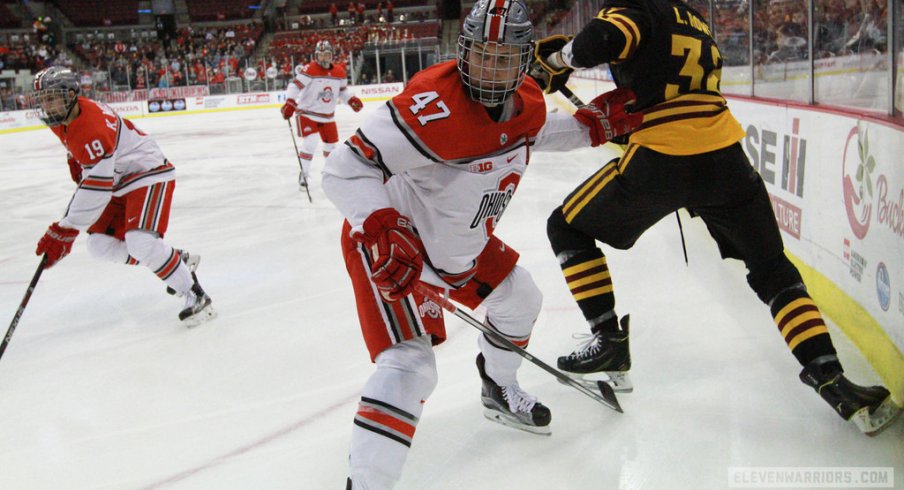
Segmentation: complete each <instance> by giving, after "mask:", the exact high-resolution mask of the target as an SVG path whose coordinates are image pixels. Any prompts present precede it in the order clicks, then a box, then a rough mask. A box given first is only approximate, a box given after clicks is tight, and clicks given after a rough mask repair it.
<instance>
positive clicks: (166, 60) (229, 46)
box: [71, 23, 263, 89]
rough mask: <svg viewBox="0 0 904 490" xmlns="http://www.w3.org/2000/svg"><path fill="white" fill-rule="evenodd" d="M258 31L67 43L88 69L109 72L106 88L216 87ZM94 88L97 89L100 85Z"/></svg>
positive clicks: (248, 27)
mask: <svg viewBox="0 0 904 490" xmlns="http://www.w3.org/2000/svg"><path fill="white" fill-rule="evenodd" d="M262 32H263V29H262V27H261V26H260V25H259V24H254V23H251V24H239V25H231V26H225V27H197V28H195V27H193V26H191V25H188V26H186V27H183V28H181V29H179V31H178V32H177V35H176V36H175V37H174V38H172V39H157V38H156V37H150V38H142V37H140V36H135V35H134V33H133V36H131V37H130V38H129V39H102V37H103V36H102V35H98V36H93V39H88V38H87V36H86V37H85V39H84V40H82V41H80V42H76V43H75V44H73V45H72V46H71V47H72V50H73V51H74V52H75V53H77V54H78V55H79V56H81V57H82V58H83V59H84V61H85V62H86V64H87V65H88V66H89V67H90V68H91V70H93V71H95V72H97V73H101V74H102V73H104V72H106V73H109V80H108V81H109V83H110V85H112V87H110V88H117V89H119V88H131V89H144V88H151V87H161V88H165V87H176V86H184V85H195V84H206V83H208V82H210V83H222V80H224V79H225V78H226V77H229V76H234V75H236V74H238V73H239V69H240V67H244V66H245V62H246V59H247V58H248V57H249V56H250V55H251V54H252V53H253V51H254V49H255V47H256V45H257V42H258V41H259V40H260V37H261V34H262ZM100 85H103V83H101V84H100Z"/></svg>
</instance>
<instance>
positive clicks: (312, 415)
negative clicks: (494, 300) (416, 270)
mask: <svg viewBox="0 0 904 490" xmlns="http://www.w3.org/2000/svg"><path fill="white" fill-rule="evenodd" d="M377 105H378V103H370V104H368V105H367V107H365V110H364V111H363V112H362V113H361V114H353V113H352V112H351V111H350V110H349V109H348V107H346V106H340V107H339V108H338V122H339V130H340V140H341V141H344V139H345V138H346V137H347V136H349V135H350V134H351V133H352V132H353V131H354V129H355V128H356V127H357V126H358V125H359V124H360V121H361V120H362V118H363V117H366V115H367V114H368V113H369V112H370V111H372V110H373V109H374V108H375V107H376V106H377ZM136 123H137V125H138V126H139V127H140V128H142V129H143V130H145V131H147V132H150V133H151V134H153V135H154V137H155V138H156V139H157V141H158V143H159V144H160V146H161V148H162V149H163V151H164V153H165V154H166V155H167V157H168V158H169V159H170V160H171V161H172V162H174V164H175V165H176V167H177V175H178V178H177V187H176V194H175V199H174V203H173V211H172V216H171V222H170V223H171V224H170V229H169V231H168V233H167V236H166V240H167V242H168V243H170V244H171V245H173V246H176V247H180V248H185V249H187V250H189V251H190V252H191V253H193V254H200V255H201V256H202V260H201V265H200V268H199V269H198V275H199V278H200V280H201V283H202V285H203V286H204V288H205V289H206V290H207V292H208V293H209V294H210V295H211V297H212V298H213V301H214V306H215V307H216V309H217V310H218V311H219V318H218V319H216V320H214V321H213V322H210V323H207V324H204V325H202V326H200V327H198V328H196V329H193V330H187V329H186V328H185V327H183V326H182V325H181V324H180V322H179V321H178V319H177V314H178V312H179V310H180V309H181V307H182V301H181V300H180V299H175V298H173V297H170V296H167V295H166V294H165V292H164V285H163V284H162V283H161V282H160V281H159V280H158V279H157V278H156V277H154V276H153V275H152V274H151V273H150V272H149V271H148V270H146V269H144V268H143V267H126V266H121V265H114V264H108V263H104V262H99V261H96V260H93V259H92V258H91V257H90V256H89V254H88V252H87V250H86V248H85V239H84V236H82V237H80V238H79V240H78V241H77V242H76V245H75V248H74V250H73V253H72V254H71V255H70V256H69V257H67V258H66V259H65V260H64V261H63V262H61V263H60V264H58V265H56V266H55V267H54V268H52V269H50V270H48V271H46V272H45V273H44V276H43V277H42V278H41V281H40V283H39V285H38V287H37V290H36V291H35V293H34V296H33V297H32V300H31V303H30V304H29V306H28V308H27V310H26V311H25V314H24V316H23V318H22V321H21V322H20V324H19V329H18V330H17V332H16V335H15V337H13V340H12V343H11V344H10V347H9V349H8V350H7V352H6V354H5V355H4V357H3V358H2V360H0V489H4V490H20V489H26V490H31V489H218V490H222V489H316V490H319V489H339V488H344V485H345V478H346V475H347V466H346V460H347V448H348V443H349V438H350V433H351V428H352V418H353V416H354V413H355V410H356V404H357V399H358V397H359V390H360V389H361V387H362V386H363V384H364V381H365V380H366V378H367V376H368V375H369V374H370V372H371V370H372V366H371V364H370V362H369V358H368V355H367V352H366V350H365V348H364V343H363V341H362V339H361V335H360V331H359V327H358V323H357V317H356V314H355V307H354V301H353V296H352V291H351V284H350V282H349V280H348V277H347V275H346V272H345V267H344V264H343V262H342V259H341V255H340V250H339V230H340V225H341V217H340V215H339V213H338V212H337V211H336V210H335V209H334V208H333V207H332V205H331V204H330V202H329V201H328V200H327V199H326V198H325V196H324V194H323V192H322V191H321V189H320V176H319V171H320V169H321V168H322V166H323V158H322V157H321V156H318V157H317V158H316V159H315V161H314V174H315V176H314V178H313V182H312V191H311V192H312V195H313V199H314V202H313V204H310V203H308V201H307V198H306V196H305V195H304V193H303V192H299V188H298V185H297V183H296V180H297V175H298V163H297V160H296V158H295V156H294V150H293V148H292V141H291V139H290V137H289V134H288V129H287V127H286V123H285V122H284V121H283V120H282V119H281V117H280V116H279V113H278V111H277V110H276V109H257V110H246V111H237V112H220V113H208V114H198V115H181V116H172V117H162V118H149V119H138V120H136ZM0 148H2V151H0V155H2V162H0V208H2V209H3V211H4V212H3V213H2V215H0V271H2V273H0V320H2V323H0V325H2V328H3V332H5V329H6V327H7V325H8V322H9V320H10V319H11V318H12V316H13V314H14V312H15V309H16V307H17V305H18V304H19V301H20V300H21V298H22V295H23V293H24V291H25V288H26V286H27V284H28V281H29V280H30V278H31V277H32V274H33V273H34V270H35V267H36V266H37V264H38V257H36V256H35V255H34V248H35V244H36V242H37V240H38V238H40V236H41V235H42V233H43V232H44V230H45V229H46V227H47V226H48V225H49V224H50V223H51V222H53V221H56V220H58V219H59V218H60V217H61V216H62V213H63V211H64V210H65V207H66V205H67V203H68V200H69V197H70V196H71V193H72V191H73V190H74V186H73V183H72V182H71V181H70V179H69V174H68V171H67V168H66V163H65V162H66V158H65V152H64V150H63V147H62V145H61V144H60V143H59V142H58V140H57V139H56V138H55V137H54V136H53V134H52V133H51V132H50V131H49V130H46V129H45V130H40V131H30V132H23V133H15V134H8V135H2V136H0ZM611 155H612V154H611V153H610V152H609V150H600V149H597V150H592V149H587V150H579V151H573V152H570V153H567V154H557V153H535V154H534V155H533V158H532V159H531V165H530V167H529V170H528V172H527V175H526V176H525V178H524V180H523V181H522V183H521V186H520V188H519V191H518V193H517V194H516V197H515V199H514V200H513V201H512V203H511V205H510V206H509V208H508V210H507V211H506V213H505V216H504V219H503V220H502V222H501V225H500V227H499V228H497V231H498V234H499V235H500V236H501V237H502V238H503V240H505V241H506V242H507V243H508V244H509V245H511V246H512V247H514V248H516V249H517V250H519V251H520V252H521V254H522V255H521V261H520V263H521V264H522V265H523V266H525V267H526V268H527V269H528V270H530V271H531V273H532V274H533V276H534V278H535V279H536V281H537V283H538V284H539V285H540V288H541V289H542V291H543V293H544V295H545V299H544V305H543V311H542V313H541V315H540V318H539V320H538V321H537V324H536V328H535V330H534V335H533V338H532V341H531V344H530V348H529V349H530V351H531V352H533V353H534V354H535V355H537V356H538V357H540V358H541V359H543V360H545V361H546V362H548V363H550V364H554V363H555V359H556V357H557V356H558V355H561V354H565V353H568V352H570V351H571V350H572V348H573V347H574V346H575V345H576V341H575V340H574V339H572V338H571V334H572V333H575V332H585V331H587V328H586V326H585V323H584V321H583V319H582V317H581V314H580V312H579V310H578V309H577V306H576V305H575V303H574V301H573V300H572V299H571V297H570V295H569V292H568V289H567V288H566V286H565V282H564V280H563V278H562V276H561V273H560V271H559V268H558V265H557V263H556V260H555V258H554V257H553V255H552V253H551V252H550V250H549V247H548V244H547V241H546V237H545V223H546V217H547V215H548V214H549V212H550V211H551V210H552V209H553V208H554V207H555V206H556V205H558V204H559V203H560V202H561V200H562V199H563V198H564V197H565V195H566V194H567V193H568V192H569V191H570V190H571V189H572V188H573V187H574V186H576V185H577V184H578V183H579V182H581V181H582V180H583V179H584V178H585V177H587V176H588V175H590V174H591V173H592V172H593V171H594V170H595V169H596V168H598V167H599V166H600V165H601V164H603V163H605V161H607V160H608V159H609V158H610V157H611ZM684 218H685V219H684V228H685V233H686V236H687V242H688V255H689V258H690V266H689V267H688V266H685V265H684V260H683V257H682V252H681V241H680V238H679V235H678V228H677V226H676V221H675V218H674V217H669V218H666V219H665V220H663V221H662V222H661V223H659V224H658V225H656V226H655V227H654V228H653V229H651V230H650V231H649V232H648V233H647V234H646V235H644V236H643V237H642V238H641V239H640V241H639V242H638V243H637V245H636V246H635V247H634V248H633V249H632V250H631V251H630V252H627V253H625V252H618V251H613V250H611V249H608V248H607V249H606V250H605V251H606V253H607V255H608V257H609V266H610V268H611V270H612V274H613V278H614V281H615V286H616V295H617V300H618V311H619V313H621V314H625V313H630V314H631V315H632V337H631V342H632V345H631V347H632V356H633V368H632V371H631V375H632V379H633V382H634V385H635V390H634V393H630V394H622V395H620V400H621V404H622V406H623V407H624V409H625V413H624V414H618V413H615V412H613V411H610V410H608V409H606V408H604V407H602V406H601V405H599V404H597V403H595V402H593V401H592V400H590V399H588V398H586V397H584V396H583V395H582V394H580V393H579V392H577V391H575V390H573V389H571V388H569V387H567V386H564V385H561V384H559V383H558V382H557V381H556V380H555V379H554V378H552V377H551V376H549V375H548V374H546V373H545V372H543V371H541V370H539V369H537V368H536V367H534V366H533V365H530V364H528V363H525V364H524V365H523V367H522V369H521V371H520V375H519V376H520V381H521V385H522V386H523V387H524V388H525V389H526V390H527V391H528V392H530V393H533V394H535V395H537V396H538V397H539V398H540V400H541V401H543V402H544V403H545V404H546V405H548V406H549V407H550V409H551V410H552V414H553V421H552V425H551V427H552V436H551V437H542V436H536V435H531V434H528V433H524V432H519V431H516V430H513V429H509V428H506V427H503V426H500V425H497V424H493V423H491V422H489V421H487V420H485V419H484V418H483V416H482V406H481V404H480V399H479V394H480V382H479V379H478V376H477V371H476V368H475V366H474V358H475V355H476V353H477V347H476V339H477V332H476V330H474V329H473V328H471V327H470V326H468V325H466V324H464V323H463V322H461V321H460V320H458V319H457V318H455V317H453V316H451V315H448V314H447V325H448V332H449V340H448V341H447V342H446V343H444V344H442V345H441V346H439V347H437V348H436V354H437V359H438V368H439V373H440V381H439V386H438V387H437V389H436V390H435V391H434V393H433V396H432V397H431V398H430V400H429V401H428V402H427V405H426V407H425V410H424V414H423V417H422V418H421V421H420V424H419V426H418V430H417V435H416V437H415V439H414V444H413V446H412V450H411V452H410V456H409V458H408V462H407V464H406V468H405V472H404V475H403V477H402V480H401V482H400V483H399V486H398V488H400V489H419V490H420V489H506V490H507V489H525V490H526V489H543V490H546V489H569V490H570V489H591V488H593V489H624V490H636V489H656V490H658V489H667V490H678V489H695V490H697V489H721V488H729V487H730V486H731V485H733V484H736V483H734V482H732V481H730V480H729V471H730V468H734V467H886V468H887V467H893V468H894V469H895V474H894V477H895V484H896V486H895V487H896V488H904V423H902V421H901V420H898V421H897V423H896V424H895V425H894V426H893V427H891V428H889V429H888V430H886V431H885V432H884V433H883V434H881V435H880V436H878V437H875V438H868V437H866V436H863V435H862V434H860V433H859V432H858V431H857V430H856V428H855V427H854V426H853V425H850V424H847V423H845V422H844V421H842V420H841V419H840V418H839V417H838V416H837V415H835V414H834V412H833V411H832V410H831V409H830V408H829V407H828V406H827V405H826V404H825V402H823V401H822V400H821V399H820V398H819V397H818V396H817V395H816V394H815V393H814V392H813V391H812V390H811V389H810V388H807V387H806V386H804V385H803V384H802V383H801V382H800V381H799V380H798V379H797V375H798V372H799V371H800V367H799V365H798V364H797V362H796V361H795V360H794V358H793V357H792V355H791V354H790V352H789V351H788V349H787V347H786V346H785V344H784V342H783V340H782V338H781V336H780V335H779V333H778V332H777V331H776V327H775V325H774V324H773V322H772V320H771V318H770V315H769V311H768V309H767V308H766V307H765V306H764V305H762V304H761V303H760V302H759V301H758V300H757V298H756V296H755V295H754V294H753V293H752V292H751V291H750V290H749V289H748V287H747V284H746V281H745V278H744V269H743V266H742V265H741V264H740V263H738V262H724V261H721V260H720V259H719V256H718V251H717V250H716V246H715V244H714V242H713V241H712V240H711V239H710V238H709V236H708V235H707V233H706V230H705V227H704V226H703V224H702V222H700V221H699V220H696V219H694V220H691V219H688V217H687V215H684ZM478 313H479V312H478ZM832 332H833V336H834V339H835V343H836V345H837V346H838V348H839V352H840V356H841V358H842V361H843V362H844V364H845V365H846V368H847V371H848V374H849V377H850V378H852V380H853V381H855V382H858V383H860V384H866V383H874V382H877V381H878V378H877V377H876V376H875V374H873V372H872V371H871V370H870V369H869V366H868V365H867V364H866V362H865V361H864V360H863V358H862V357H861V356H860V354H859V353H858V352H857V351H856V350H855V348H854V347H853V346H852V345H851V344H850V343H849V342H848V341H847V339H845V338H844V337H843V336H842V335H841V333H840V332H839V331H838V330H835V329H834V327H833V330H832Z"/></svg>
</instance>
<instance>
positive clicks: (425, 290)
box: [415, 267, 624, 413]
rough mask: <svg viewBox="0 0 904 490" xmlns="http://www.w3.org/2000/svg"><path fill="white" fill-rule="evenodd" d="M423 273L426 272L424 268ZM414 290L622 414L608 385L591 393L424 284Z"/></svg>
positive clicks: (598, 385)
mask: <svg viewBox="0 0 904 490" xmlns="http://www.w3.org/2000/svg"><path fill="white" fill-rule="evenodd" d="M425 271H427V268H426V267H425ZM415 289H416V290H417V292H419V293H421V294H423V295H424V296H426V297H428V298H430V300H432V301H433V302H435V303H436V304H438V305H440V306H442V307H443V308H445V309H446V310H447V311H449V313H452V314H454V315H455V316H457V317H458V318H461V319H462V320H464V321H465V323H467V324H468V325H471V326H472V327H474V328H476V329H477V330H480V331H481V332H483V333H484V334H486V335H488V336H490V337H492V338H493V340H494V341H496V342H498V343H500V344H502V345H504V346H505V347H506V348H507V349H508V350H510V351H513V352H514V353H516V354H518V355H519V356H521V357H523V358H525V359H527V360H528V361H530V362H532V363H533V364H535V365H536V366H539V367H540V369H542V370H544V371H546V372H547V373H549V374H551V375H553V376H555V377H556V379H558V380H559V381H561V382H562V383H565V384H567V385H570V386H571V387H573V388H575V389H576V390H578V391H580V392H581V393H583V394H585V395H587V396H589V397H590V398H593V399H594V400H596V401H598V402H600V403H602V404H603V405H605V406H607V407H609V408H611V409H612V410H615V411H616V412H619V413H624V411H623V410H622V408H621V405H619V403H618V399H617V398H616V397H615V392H614V391H613V390H612V387H611V386H609V384H608V383H606V382H605V381H597V387H599V390H600V392H599V393H595V392H593V391H591V390H590V389H589V388H587V387H586V386H584V385H583V384H581V383H580V382H578V381H575V380H574V379H572V378H571V377H569V376H568V375H566V374H564V373H562V372H561V371H559V370H558V369H555V368H553V367H552V366H550V365H549V364H546V363H545V362H543V361H541V360H540V359H537V358H536V357H534V356H533V355H532V354H531V353H529V352H527V351H526V350H524V349H522V348H521V347H518V346H517V345H515V344H513V343H512V342H511V341H510V340H509V339H507V338H505V337H503V336H502V335H501V334H499V332H496V331H495V330H493V329H491V328H490V327H487V326H486V325H484V324H483V323H481V322H479V321H477V319H476V318H474V317H473V316H471V315H469V314H468V313H466V312H464V311H461V310H460V309H459V308H458V307H457V306H456V305H455V303H453V302H452V301H450V300H449V298H447V297H445V296H443V295H441V294H439V293H437V292H436V291H434V290H432V289H430V287H429V286H427V284H426V283H424V282H419V283H418V285H417V286H415Z"/></svg>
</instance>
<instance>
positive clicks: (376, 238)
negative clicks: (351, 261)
mask: <svg viewBox="0 0 904 490" xmlns="http://www.w3.org/2000/svg"><path fill="white" fill-rule="evenodd" d="M352 238H353V239H355V240H356V241H358V242H360V243H362V244H364V247H365V248H366V249H367V251H368V253H369V254H370V258H371V265H370V272H371V276H370V278H371V280H372V281H373V283H374V285H376V286H377V289H378V290H379V291H380V295H382V296H383V298H384V299H385V300H386V301H398V300H400V299H402V298H404V297H405V296H408V295H409V294H411V293H412V292H413V291H414V287H415V286H416V285H417V282H418V280H419V279H420V276H421V269H423V267H424V258H423V256H421V243H420V239H418V237H417V235H415V234H414V229H413V228H412V227H411V220H409V219H408V218H406V217H404V216H402V215H400V214H399V212H398V211H396V210H395V209H393V208H383V209H378V210H376V211H374V212H373V213H371V215H370V216H368V217H367V219H366V220H364V232H363V233H355V234H354V235H353V236H352Z"/></svg>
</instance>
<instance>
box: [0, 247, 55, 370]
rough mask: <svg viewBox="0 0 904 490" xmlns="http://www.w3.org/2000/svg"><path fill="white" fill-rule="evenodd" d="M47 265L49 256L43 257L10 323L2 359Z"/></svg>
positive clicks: (2, 345) (1, 344) (0, 345)
mask: <svg viewBox="0 0 904 490" xmlns="http://www.w3.org/2000/svg"><path fill="white" fill-rule="evenodd" d="M45 264H47V255H44V256H43V257H41V263H40V264H38V270H36V271H35V275H34V277H32V278H31V282H30V283H29V284H28V289H27V290H25V297H24V298H22V302H21V303H19V309H18V310H16V314H15V316H13V321H11V322H10V323H9V329H8V330H7V331H6V336H5V337H3V342H0V357H3V353H4V352H6V346H8V345H9V341H10V340H11V339H12V338H13V334H14V333H15V332H16V327H17V326H18V325H19V319H20V318H22V313H23V312H24V311H25V306H26V305H28V300H29V299H31V293H33V292H34V290H35V286H37V285H38V279H40V278H41V273H42V272H44V265H45Z"/></svg>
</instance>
